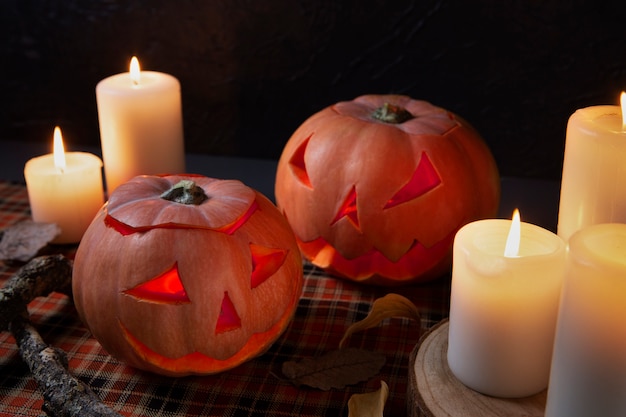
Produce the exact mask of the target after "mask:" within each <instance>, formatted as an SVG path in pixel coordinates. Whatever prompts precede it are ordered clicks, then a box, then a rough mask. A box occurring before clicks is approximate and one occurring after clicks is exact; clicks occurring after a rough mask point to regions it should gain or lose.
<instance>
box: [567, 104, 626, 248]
mask: <svg viewBox="0 0 626 417" xmlns="http://www.w3.org/2000/svg"><path fill="white" fill-rule="evenodd" d="M622 124H623V121H622V111H621V110H620V108H619V107H618V106H594V107H587V108H584V109H580V110H577V111H576V112H575V113H574V114H573V115H572V116H571V117H570V119H569V122H568V124H567V135H566V141H565V157H564V160H563V176H562V180H561V200H560V204H559V220H558V231H557V233H558V235H559V236H561V237H562V238H563V239H565V240H566V241H567V240H568V239H569V237H570V236H571V235H572V234H573V233H574V232H576V231H577V230H579V229H581V228H583V227H585V226H588V225H591V224H597V223H613V222H614V223H625V222H626V192H624V190H626V129H623V127H622Z"/></svg>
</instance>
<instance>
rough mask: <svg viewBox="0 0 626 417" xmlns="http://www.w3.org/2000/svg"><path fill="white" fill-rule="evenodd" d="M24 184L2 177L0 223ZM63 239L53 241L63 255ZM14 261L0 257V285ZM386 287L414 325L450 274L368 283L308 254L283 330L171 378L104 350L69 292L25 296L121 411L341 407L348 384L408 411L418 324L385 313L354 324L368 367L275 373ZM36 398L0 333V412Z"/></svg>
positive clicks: (27, 410) (435, 308) (440, 313)
mask: <svg viewBox="0 0 626 417" xmlns="http://www.w3.org/2000/svg"><path fill="white" fill-rule="evenodd" d="M29 216H30V213H29V207H28V197H27V193H26V189H25V187H24V186H23V185H21V184H11V183H6V182H0V228H2V227H5V226H7V225H9V224H12V223H15V222H18V221H21V220H24V219H28V218H29ZM73 249H75V248H71V247H69V248H68V247H59V248H57V250H60V251H65V252H66V253H69V254H70V255H71V253H72V251H73ZM19 266H20V265H2V264H0V285H3V284H4V282H5V281H6V280H7V279H8V278H9V277H10V276H11V275H12V274H13V273H15V271H16V270H17V268H18V267H19ZM387 292H396V293H399V294H402V295H404V296H406V297H408V298H409V299H411V300H412V301H413V302H414V303H415V304H416V305H417V306H418V308H419V309H420V312H421V314H422V323H421V327H422V328H429V327H431V326H432V325H434V324H435V323H437V322H439V321H440V320H441V319H443V318H445V317H446V316H447V315H448V308H449V294H450V279H449V277H443V278H441V279H439V280H437V281H435V282H432V283H427V284H423V285H417V286H411V287H403V288H393V289H384V288H377V287H376V288H373V287H369V286H363V285H359V284H355V283H351V282H347V281H345V280H340V279H336V278H333V277H330V276H327V275H325V273H324V272H323V271H320V270H319V269H317V268H315V267H313V266H311V265H309V264H306V265H305V282H304V292H303V295H302V298H301V300H300V303H299V305H298V308H297V311H296V314H295V317H294V319H293V321H292V322H291V324H290V325H289V327H288V328H287V330H286V331H285V333H284V334H283V335H282V336H281V337H280V338H279V339H278V340H277V341H276V342H275V343H274V345H273V346H272V347H271V348H270V349H269V351H268V352H266V353H265V354H264V355H262V356H260V357H258V358H256V359H253V360H251V361H249V362H247V363H244V364H242V365H240V366H239V367H237V368H235V369H232V370H230V371H227V372H223V373H221V374H218V375H213V376H202V377H183V378H170V377H163V376H158V375H152V374H149V373H146V372H142V371H137V370H135V369H133V368H130V367H128V366H125V365H124V364H123V363H120V362H118V361H117V360H115V359H113V358H112V357H111V356H109V355H108V354H107V353H106V351H104V350H103V348H102V347H101V346H100V344H99V343H98V342H97V341H96V340H95V339H94V338H93V337H92V336H91V335H90V333H89V332H88V331H87V330H86V328H85V327H84V326H83V325H82V323H81V322H80V320H79V319H78V316H77V314H76V311H75V310H74V307H73V305H72V302H71V300H69V299H68V297H67V296H64V295H61V294H57V293H53V294H51V295H50V296H48V297H46V298H38V299H36V300H34V301H33V302H32V303H31V304H30V305H29V311H30V314H31V320H32V321H33V323H34V325H35V326H36V328H37V329H38V330H39V332H40V334H41V336H42V337H43V339H44V340H45V341H46V342H47V343H48V344H49V345H52V346H55V347H57V348H60V349H62V350H64V351H65V352H66V353H67V355H68V358H69V369H70V371H71V372H72V374H73V375H75V376H76V377H77V378H79V379H80V380H82V381H83V382H84V383H85V384H87V385H88V386H89V387H91V388H92V389H93V391H94V392H95V393H96V394H97V395H98V396H99V397H100V398H101V399H102V401H103V402H104V403H105V404H106V405H108V406H109V407H111V408H112V409H114V410H116V411H117V412H119V413H120V414H121V415H123V416H145V417H148V416H163V417H169V416H347V415H348V405H347V404H348V399H349V398H350V396H351V395H352V394H355V393H364V392H369V391H374V390H377V389H378V388H379V387H380V380H381V379H382V380H384V381H385V382H386V383H387V384H388V385H389V389H390V393H389V399H388V401H387V404H386V407H385V415H388V416H401V415H405V414H406V405H405V404H406V401H405V399H406V389H407V378H408V372H409V370H408V364H409V354H410V352H411V350H412V349H413V347H414V346H415V344H416V343H417V341H418V337H419V332H420V329H419V326H418V325H417V324H416V323H415V322H412V321H410V320H408V319H403V318H392V319H387V320H385V321H384V322H383V323H381V325H380V326H378V327H376V328H373V329H369V330H366V331H363V332H359V333H355V334H354V335H353V336H352V337H351V338H350V340H349V342H348V345H349V346H351V347H360V348H364V349H369V350H375V351H377V352H381V353H383V354H384V355H385V356H386V358H387V362H386V364H385V365H384V367H383V369H382V370H381V372H380V373H379V375H377V376H376V377H374V378H372V379H371V380H370V381H367V382H363V383H360V384H357V385H354V386H350V387H348V388H345V389H340V390H329V391H321V390H318V389H313V388H308V387H296V386H294V385H292V384H291V383H290V382H288V381H286V380H285V378H284V377H282V375H281V372H280V368H281V365H282V363H283V362H285V361H290V360H299V359H301V358H304V357H310V356H318V355H322V354H324V353H326V352H328V351H330V350H334V349H336V348H337V347H338V344H339V340H340V339H341V337H342V336H343V334H344V332H345V330H346V328H347V327H348V326H349V325H350V324H352V323H353V322H355V321H357V320H360V319H362V318H364V317H365V316H366V315H367V313H368V312H369V310H370V308H371V305H372V302H373V301H374V300H375V299H376V298H379V297H382V296H384V295H385V294H386V293H387ZM42 403H43V399H42V397H41V394H40V392H39V391H38V389H37V386H36V383H35V382H34V380H33V379H32V378H31V376H30V374H29V370H28V368H27V366H26V365H25V364H24V362H23V361H22V360H21V358H20V356H19V353H18V350H17V347H16V344H15V340H14V338H13V337H12V336H11V334H10V333H9V332H2V333H0V416H42V415H44V413H43V412H42V411H41V405H42Z"/></svg>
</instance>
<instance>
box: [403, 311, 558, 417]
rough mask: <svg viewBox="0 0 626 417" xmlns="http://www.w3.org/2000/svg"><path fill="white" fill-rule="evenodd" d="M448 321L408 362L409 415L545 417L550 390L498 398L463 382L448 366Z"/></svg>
mask: <svg viewBox="0 0 626 417" xmlns="http://www.w3.org/2000/svg"><path fill="white" fill-rule="evenodd" d="M447 352H448V320H444V321H442V322H440V323H438V324H437V325H435V326H434V327H432V328H431V329H430V330H429V331H428V332H427V333H425V334H424V335H423V336H422V337H421V338H420V340H419V342H418V344H417V346H415V349H413V352H412V353H411V357H410V361H409V387H408V394H407V413H408V415H409V416H410V417H505V416H506V417H542V416H543V415H544V409H545V406H546V393H547V391H545V390H544V391H543V392H540V393H539V394H536V395H533V396H532V397H526V398H513V399H507V398H495V397H490V396H487V395H483V394H480V393H478V392H476V391H474V390H472V389H470V388H467V387H466V386H465V385H463V384H462V383H461V382H460V381H459V380H458V379H457V378H456V377H455V376H454V375H453V374H452V371H450V368H449V367H448V359H447Z"/></svg>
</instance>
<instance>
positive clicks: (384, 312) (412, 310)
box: [339, 294, 421, 348]
mask: <svg viewBox="0 0 626 417" xmlns="http://www.w3.org/2000/svg"><path fill="white" fill-rule="evenodd" d="M391 317H406V318H409V319H413V320H415V321H417V322H418V323H420V320H421V318H420V313H419V311H418V310H417V307H415V304H413V303H412V302H411V300H409V299H408V298H406V297H403V296H401V295H398V294H387V295H385V296H384V297H382V298H378V299H376V300H375V301H374V304H372V310H371V311H370V312H369V314H368V315H367V317H365V318H364V319H363V320H361V321H357V322H356V323H353V324H352V325H351V326H350V327H348V329H347V330H346V333H345V334H344V335H343V338H342V339H341V341H340V342H339V347H340V348H342V347H344V345H345V342H346V341H347V340H348V338H349V337H350V336H351V335H352V334H353V333H355V332H358V331H362V330H365V329H369V328H371V327H374V326H377V325H378V324H379V323H380V322H381V321H383V320H384V319H387V318H391Z"/></svg>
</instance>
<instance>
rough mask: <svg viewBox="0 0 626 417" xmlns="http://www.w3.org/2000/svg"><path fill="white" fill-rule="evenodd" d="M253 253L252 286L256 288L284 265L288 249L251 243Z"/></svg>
mask: <svg viewBox="0 0 626 417" xmlns="http://www.w3.org/2000/svg"><path fill="white" fill-rule="evenodd" d="M250 252H251V253H252V277H251V278H250V286H251V287H252V288H256V287H258V286H259V285H261V284H262V283H264V282H265V280H267V279H268V278H269V277H271V276H272V275H274V273H276V271H278V269H279V268H280V267H281V266H282V265H283V263H284V262H285V259H286V258H287V250H286V249H274V248H268V247H265V246H261V245H255V244H254V243H251V244H250Z"/></svg>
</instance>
